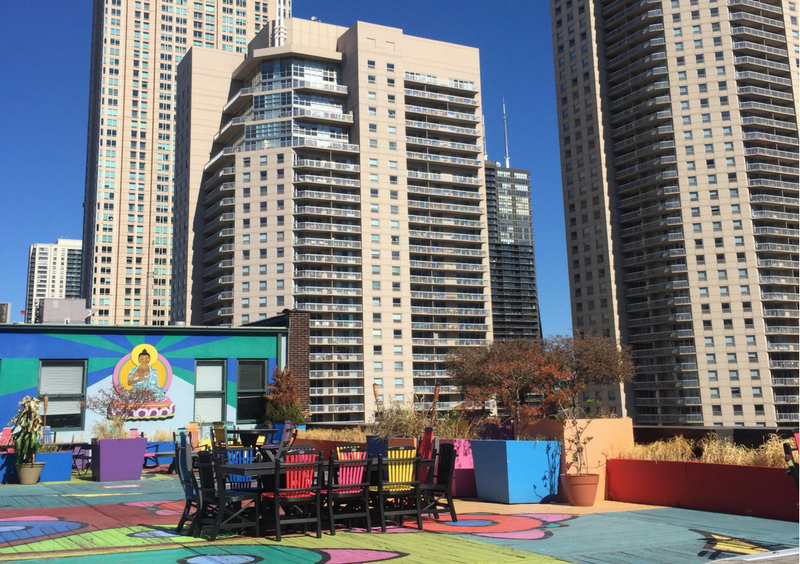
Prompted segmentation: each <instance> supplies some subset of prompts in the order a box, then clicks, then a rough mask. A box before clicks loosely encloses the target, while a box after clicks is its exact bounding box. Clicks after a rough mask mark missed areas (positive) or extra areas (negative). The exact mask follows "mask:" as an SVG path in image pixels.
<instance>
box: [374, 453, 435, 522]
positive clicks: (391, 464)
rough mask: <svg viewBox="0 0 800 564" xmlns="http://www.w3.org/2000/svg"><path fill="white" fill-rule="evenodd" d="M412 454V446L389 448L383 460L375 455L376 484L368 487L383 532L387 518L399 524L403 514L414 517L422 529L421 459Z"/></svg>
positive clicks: (381, 456) (382, 457)
mask: <svg viewBox="0 0 800 564" xmlns="http://www.w3.org/2000/svg"><path fill="white" fill-rule="evenodd" d="M415 454H416V448H415V447H413V446H399V447H389V449H388V451H387V453H386V456H385V457H384V456H383V455H380V456H378V485H377V486H371V487H370V493H371V494H372V496H371V497H372V502H373V506H374V508H375V509H377V511H378V514H379V516H380V523H381V531H382V532H384V533H385V532H386V518H387V517H396V518H397V520H398V522H399V524H400V525H402V524H403V518H404V517H405V516H406V515H414V516H416V518H417V528H418V529H420V530H422V502H421V490H420V482H419V478H418V476H419V466H420V457H419V456H415Z"/></svg>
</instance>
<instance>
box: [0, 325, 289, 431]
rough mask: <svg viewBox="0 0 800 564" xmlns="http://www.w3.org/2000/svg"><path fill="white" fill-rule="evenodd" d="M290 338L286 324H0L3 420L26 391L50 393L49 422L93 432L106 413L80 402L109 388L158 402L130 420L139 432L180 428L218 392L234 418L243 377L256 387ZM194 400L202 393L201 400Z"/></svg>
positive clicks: (281, 357)
mask: <svg viewBox="0 0 800 564" xmlns="http://www.w3.org/2000/svg"><path fill="white" fill-rule="evenodd" d="M287 337H288V331H287V329H286V328H285V327H278V328H235V329H233V328H231V329H227V328H226V329H213V328H190V327H148V328H135V327H132V328H123V327H109V328H104V327H98V326H76V325H64V326H42V325H7V326H0V423H2V424H3V425H5V423H6V422H7V421H8V420H9V419H10V418H11V417H12V416H13V414H14V413H16V406H17V402H18V401H19V400H20V399H21V398H22V397H23V396H25V395H43V394H44V393H48V395H49V399H50V401H49V408H48V419H49V420H48V425H51V426H52V427H53V428H54V429H55V430H56V431H59V430H61V431H63V432H66V433H67V434H68V435H69V434H76V435H77V434H83V435H85V436H86V437H88V436H90V431H91V428H92V425H93V424H94V423H95V422H96V421H97V420H99V419H100V418H101V416H100V415H97V414H94V413H92V412H90V411H85V410H82V409H81V408H80V404H81V402H82V400H83V399H84V398H85V397H87V396H92V395H93V394H95V393H96V392H97V391H98V390H101V389H102V390H110V389H112V388H113V389H114V390H116V391H117V392H119V391H122V390H123V389H128V390H130V389H132V388H140V389H141V388H147V389H150V390H152V391H153V392H154V394H153V397H154V401H152V402H150V403H148V404H147V405H145V406H143V407H141V408H140V409H138V410H137V412H136V413H135V414H134V416H133V418H132V419H131V420H130V421H131V423H129V425H128V426H129V427H136V428H137V429H139V430H140V431H144V432H148V431H152V430H155V429H157V428H158V429H164V430H171V429H177V428H178V427H183V426H185V425H186V424H187V423H189V422H190V421H194V420H196V413H195V410H196V408H198V409H199V406H201V405H208V402H209V401H211V402H212V404H213V400H215V397H217V396H218V399H219V401H220V404H221V407H220V409H221V411H222V412H223V416H224V418H225V419H226V420H231V421H236V420H237V407H238V403H239V398H240V397H242V394H241V393H240V392H241V389H240V388H241V386H240V381H239V379H240V377H242V376H241V375H242V374H246V383H245V384H244V386H245V387H249V388H253V387H254V386H257V385H258V377H259V375H262V377H264V376H266V377H267V378H268V377H269V376H270V375H271V374H272V372H273V371H274V369H275V367H276V366H278V365H279V363H280V365H281V366H282V365H283V364H284V363H285V360H284V357H285V346H286V340H287ZM262 367H263V368H262ZM214 369H217V370H219V375H220V377H219V380H221V382H220V384H219V386H217V385H215V383H214ZM245 369H246V372H245ZM202 370H205V372H202V374H203V375H204V376H202V377H201V378H200V382H199V384H198V378H197V375H198V373H199V371H202ZM209 371H210V372H209ZM208 374H211V377H210V378H209V376H208ZM198 385H199V386H200V387H199V388H198ZM54 391H55V392H57V393H54ZM254 393H257V392H254ZM196 398H201V401H200V402H198V403H197V404H196V402H195V400H196ZM203 402H205V403H203ZM76 406H77V408H78V409H80V419H79V420H78V419H76V415H75V413H74V412H75V410H76ZM76 422H78V426H76ZM207 423H208V421H207ZM59 426H60V427H61V429H59ZM59 440H61V438H59ZM65 440H69V436H67V438H66V439H65Z"/></svg>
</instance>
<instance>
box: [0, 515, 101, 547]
mask: <svg viewBox="0 0 800 564" xmlns="http://www.w3.org/2000/svg"><path fill="white" fill-rule="evenodd" d="M85 527H86V524H85V523H77V522H75V521H62V520H61V519H59V518H58V517H51V516H49V515H29V516H26V517H19V518H16V517H11V518H7V519H0V541H2V542H7V543H13V544H17V543H18V542H19V541H30V540H33V539H36V538H37V537H49V536H53V535H58V534H63V533H69V532H71V531H76V530H78V529H83V528H85Z"/></svg>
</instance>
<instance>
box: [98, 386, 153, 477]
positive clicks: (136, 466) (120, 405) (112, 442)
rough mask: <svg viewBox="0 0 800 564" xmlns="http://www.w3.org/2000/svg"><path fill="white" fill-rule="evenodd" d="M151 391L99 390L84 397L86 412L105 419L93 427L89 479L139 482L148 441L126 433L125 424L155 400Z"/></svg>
mask: <svg viewBox="0 0 800 564" xmlns="http://www.w3.org/2000/svg"><path fill="white" fill-rule="evenodd" d="M155 399H156V395H155V393H154V392H153V390H151V389H149V388H145V387H141V386H134V387H132V388H131V389H126V388H120V389H117V388H114V387H112V388H111V389H108V390H99V391H98V392H97V394H96V395H94V396H90V397H88V398H86V401H85V402H84V404H85V406H86V408H87V409H89V410H90V411H94V412H95V413H97V414H98V415H102V416H105V417H106V421H100V422H98V423H96V424H95V425H94V427H93V428H92V433H93V435H94V438H93V439H92V478H93V479H94V480H96V481H99V482H108V481H119V480H138V479H140V478H141V477H142V466H143V465H144V453H145V449H146V448H147V439H146V438H144V437H131V436H130V435H129V434H126V433H127V432H126V429H125V424H126V423H127V421H128V419H130V418H131V417H133V415H134V414H135V413H136V412H137V410H139V409H141V408H142V407H144V406H145V405H147V404H148V403H151V402H153V401H155Z"/></svg>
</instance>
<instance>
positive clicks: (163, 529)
mask: <svg viewBox="0 0 800 564" xmlns="http://www.w3.org/2000/svg"><path fill="white" fill-rule="evenodd" d="M182 507H183V492H182V490H181V488H180V484H179V483H178V480H177V479H176V478H174V477H172V476H165V475H161V474H144V479H142V480H141V481H136V482H111V483H96V482H88V481H74V480H73V481H72V482H63V483H52V484H37V485H35V486H0V562H19V563H26V562H58V563H63V564H72V563H75V564H77V563H80V564H111V563H116V562H131V563H134V562H135V563H136V564H140V563H141V564H150V563H153V564H156V563H158V564H164V563H171V562H175V563H180V564H248V563H251V562H252V563H255V562H276V563H282V562H286V563H290V564H304V563H307V564H315V563H319V564H326V563H327V564H358V563H362V562H363V563H366V562H382V561H386V560H395V561H396V562H397V563H398V564H416V563H425V564H428V563H436V564H450V563H453V564H455V563H458V564H473V563H474V564H478V563H496V564H506V563H523V562H526V563H527V562H530V563H535V564H540V563H541V564H549V563H563V562H571V563H580V564H601V563H602V564H611V563H613V564H638V563H655V564H659V563H670V564H675V563H702V562H710V561H723V560H727V559H731V558H736V559H738V558H745V559H747V560H745V561H750V562H753V563H754V564H784V563H785V562H798V556H797V554H798V552H797V547H798V544H799V541H798V524H797V523H791V522H785V521H773V520H768V519H758V518H754V517H743V516H735V515H725V514H719V513H708V512H702V511H691V510H685V509H675V508H663V507H649V506H639V505H632V504H624V503H615V502H602V503H600V504H598V505H596V506H595V507H593V508H591V509H588V510H582V509H579V508H574V507H571V506H569V505H559V504H550V505H511V506H509V505H498V504H492V503H482V502H475V501H470V500H458V501H457V510H458V513H459V519H458V522H451V521H447V520H445V517H444V516H440V517H441V519H440V520H439V521H436V520H433V519H426V520H425V522H424V527H423V528H424V530H423V531H422V532H420V531H417V530H416V528H406V527H403V528H400V527H395V528H390V532H387V533H386V534H382V533H380V532H373V533H370V534H367V533H366V532H365V531H343V530H341V529H340V530H338V531H337V533H336V535H333V536H332V535H330V533H328V532H325V533H323V536H322V538H321V539H317V538H316V537H315V536H313V535H308V536H303V535H289V536H284V538H283V540H282V542H280V543H278V542H275V541H274V540H270V539H269V538H258V539H255V538H251V537H246V536H230V535H229V536H222V537H220V538H218V539H217V541H216V542H213V543H212V542H209V541H208V540H206V539H202V538H193V537H187V536H180V535H176V534H175V533H174V530H175V529H174V525H175V524H176V523H177V521H178V517H179V516H180V512H181V509H182Z"/></svg>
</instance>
